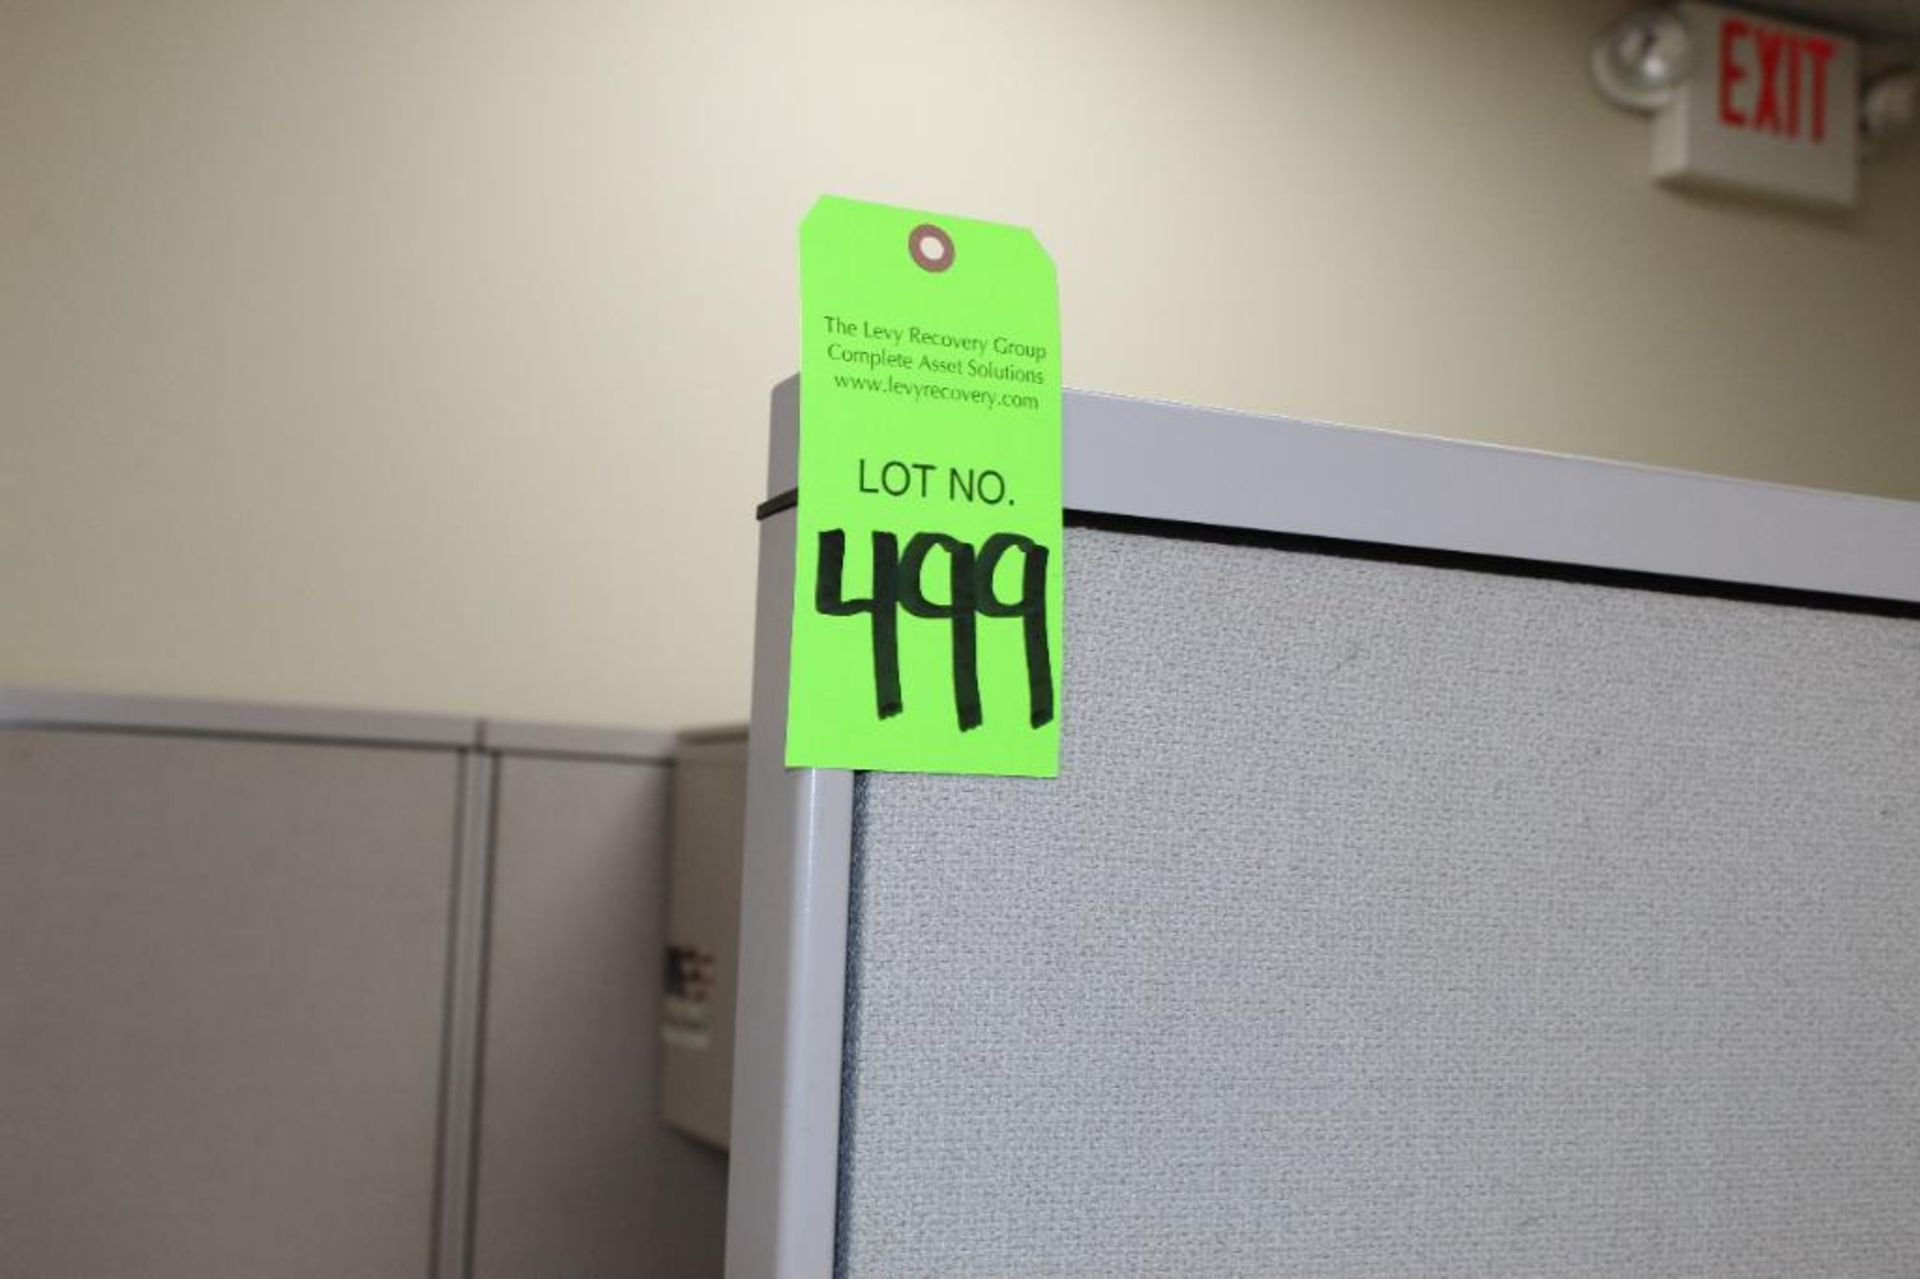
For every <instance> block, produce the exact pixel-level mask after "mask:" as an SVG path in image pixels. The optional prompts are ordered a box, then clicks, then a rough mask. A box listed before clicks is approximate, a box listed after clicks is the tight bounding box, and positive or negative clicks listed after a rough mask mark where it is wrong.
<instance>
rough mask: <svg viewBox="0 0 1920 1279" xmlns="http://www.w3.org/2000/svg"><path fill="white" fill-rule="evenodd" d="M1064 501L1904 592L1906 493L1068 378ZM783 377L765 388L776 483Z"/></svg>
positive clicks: (1407, 544)
mask: <svg viewBox="0 0 1920 1279" xmlns="http://www.w3.org/2000/svg"><path fill="white" fill-rule="evenodd" d="M1064 414H1065V428H1066V429H1065V435H1066V440H1065V450H1066V474H1065V489H1066V494H1065V496H1066V505H1067V508H1068V509H1069V510H1070V511H1074V512H1081V513H1086V514H1094V515H1110V516H1125V517H1132V518H1138V519H1145V520H1159V521H1173V522H1179V523H1185V524H1197V525H1208V526H1212V527H1215V528H1223V529H1235V530H1250V531H1258V532H1268V533H1276V534H1289V535H1303V536H1309V537H1324V538H1334V539H1340V540H1344V541H1351V542H1361V543H1367V544H1371V545H1375V546H1386V547H1400V548H1406V549H1410V550H1419V551H1444V552H1454V553H1459V554H1463V555H1479V556H1493V557H1500V558H1504V559H1518V560H1529V561H1534V562H1536V563H1548V564H1564V565H1568V566H1575V567H1581V568H1590V569H1601V570H1612V571H1624V572H1635V573H1648V574H1658V575H1662V576H1670V577H1683V578H1692V579H1697V580H1704V581H1713V582H1726V583H1735V584H1742V585H1748V586H1756V587H1769V588H1779V589H1785V590H1796V591H1813V592H1821V593H1826V594H1833V595H1846V596H1854V597H1859V598H1865V599H1876V600H1894V601H1900V602H1904V603H1920V503H1915V502H1901V501H1894V500H1891V499H1887V498H1878V497H1866V496H1860V495H1855V494H1848V493H1834V492H1826V491H1822V490H1818V489H1806V488H1794V487H1790V486H1787V485H1780V484H1768V483H1762V482H1759V481H1753V480H1739V479H1729V478H1724V477H1720V476H1713V475H1700V474H1694V473H1691V472H1686V471H1672V470H1663V469H1659V468H1656V467H1648V466H1638V465H1634V464H1631V463H1624V462H1606V461H1598V460H1595V459H1591V458H1580V457H1568V456H1562V455H1559V454H1553V453H1541V452H1534V451H1531V450H1527V449H1516V448H1506V447H1502V446H1499V445H1491V444H1476V443H1467V442H1463V441H1458V440H1443V439H1434V438H1428V437H1424V436H1417V435H1406V434H1401V433H1398V432H1394V431H1383V430H1375V429H1370V428H1359V427H1348V426H1331V425H1327V424H1325V423H1319V422H1304V421H1299V420H1296V419H1292V418H1284V417H1262V416H1258V415H1255V414H1249V413H1234V412H1228V411H1225V410H1220V409H1202V408H1191V407H1187V406H1183V405H1176V404H1165V403H1157V402H1154V401H1148V400H1135V399H1127V398H1124V397H1120V396H1111V395H1098V394H1090V393H1087V392H1083V391H1068V392H1067V393H1066V395H1065V403H1064ZM798 415H799V396H798V379H797V378H789V379H787V380H786V381H785V382H782V383H781V384H780V385H778V386H776V387H775V388H774V391H773V439H772V447H771V449H770V452H769V467H768V471H769V474H768V480H769V484H768V492H769V496H770V497H773V496H780V495H782V494H786V493H789V492H791V491H792V490H793V487H794V484H795V480H796V475H797V472H796V470H795V461H796V458H797V447H796V446H797V439H798Z"/></svg>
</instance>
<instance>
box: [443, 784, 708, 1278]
mask: <svg viewBox="0 0 1920 1279" xmlns="http://www.w3.org/2000/svg"><path fill="white" fill-rule="evenodd" d="M669 772H670V770H669V769H667V768H666V767H664V766H662V765H658V764H635V763H626V762H616V761H598V760H581V759H531V758H518V757H513V756H508V757H507V758H505V759H503V760H502V761H501V763H500V774H499V779H500V780H499V798H498V803H499V811H498V814H497V818H496V827H495V840H494V870H493V874H494V881H493V883H494V895H493V926H492V936H491V942H490V947H489V958H488V971H487V1033H486V1041H487V1042H486V1055H485V1064H484V1066H483V1069H482V1080H483V1104H482V1106H481V1116H480V1167H479V1182H478V1189H477V1192H476V1196H475V1213H474V1216H475V1230H474V1263H473V1274H474V1277H475V1279H546V1277H547V1276H553V1277H555V1279H623V1277H625V1276H652V1275H659V1276H663V1277H667V1276H670V1277H671V1279H701V1277H703V1276H710V1275H711V1276H718V1275H719V1274H720V1273H721V1269H722V1264H721V1252H722V1248H723V1245H724V1242H725V1238H726V1210H727V1199H726V1195H727V1160H726V1156H725V1155H722V1154H721V1153H719V1152H718V1151H714V1150H709V1149H707V1148H706V1147H704V1146H702V1145H700V1144H699V1143H698V1142H695V1141H692V1140H690V1139H689V1138H686V1137H683V1136H681V1135H680V1134H679V1133H676V1132H673V1131H671V1130H670V1129H668V1128H667V1127H666V1126H665V1125H664V1124H663V1123H662V1122H661V1119H660V1097H659V1067H660V987H661V981H660V967H661V953H662V951H663V949H664V947H665V938H664V935H663V934H664V928H665V923H666V882H665V881H666V862H667V854H666V832H667V809H668V794H669V781H670V778H669Z"/></svg>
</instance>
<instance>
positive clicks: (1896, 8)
mask: <svg viewBox="0 0 1920 1279" xmlns="http://www.w3.org/2000/svg"><path fill="white" fill-rule="evenodd" d="M1746 2H1747V3H1748V4H1750V5H1751V6H1752V7H1753V8H1755V9H1760V10H1764V11H1766V12H1768V13H1777V14H1779V15H1780V16H1781V17H1783V18H1798V19H1800V20H1801V21H1802V22H1807V23H1811V24H1812V25H1814V26H1821V27H1833V28H1835V29H1837V30H1840V31H1844V32H1847V33H1848V34H1850V35H1859V36H1869V37H1871V36H1882V37H1891V38H1895V39H1909V40H1910V39H1920V0H1746Z"/></svg>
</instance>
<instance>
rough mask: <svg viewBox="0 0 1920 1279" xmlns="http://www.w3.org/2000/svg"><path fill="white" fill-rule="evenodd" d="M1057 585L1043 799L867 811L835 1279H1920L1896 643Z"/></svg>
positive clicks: (1334, 576)
mask: <svg viewBox="0 0 1920 1279" xmlns="http://www.w3.org/2000/svg"><path fill="white" fill-rule="evenodd" d="M1067 583H1068V587H1067V595H1068V609H1069V617H1068V624H1067V637H1068V638H1067V653H1066V668H1065V677H1066V693H1065V725H1066V733H1065V744H1064V747H1063V767H1062V774H1061V776H1060V778H1059V779H1058V780H1057V781H1051V782H1045V781H1022V780H1006V779H985V778H951V777H915V776H887V775H870V776H868V777H866V778H864V779H863V780H862V782H861V785H860V788H859V800H858V805H859V806H858V810H857V821H856V841H855V843H856V848H855V857H856V862H855V877H856V878H855V883H856V887H855V894H854V920H853V935H852V942H853V948H854V949H853V958H852V961H851V968H850V979H849V1000H850V1003H849V1008H848V1049H849V1056H848V1074H847V1092H846V1108H845V1123H846V1131H845V1134H844V1138H843V1144H842V1159H843V1167H842V1170H841V1242H840V1250H841V1257H840V1268H841V1270H842V1272H843V1273H845V1274H847V1275H851V1276H888V1277H889V1279H892V1277H895V1276H904V1275H943V1276H944V1275H1033V1276H1037V1275H1149V1274H1151V1275H1182V1276H1186V1275H1272V1274H1313V1275H1322V1274H1350V1275H1399V1274H1421V1275H1439V1274H1461V1275H1541V1274H1555V1275H1652V1274H1660V1275H1687V1274H1740V1275H1810V1274H1833V1275H1838V1274H1845V1275H1907V1276H1911V1275H1915V1274H1920V623H1915V622H1912V621H1903V620H1897V619H1887V618H1876V617H1863V616H1851V615H1841V614H1834V613H1828V612H1817V611H1810V610H1800V609H1791V608H1783V607H1775V606H1770V605H1760V604H1751V603H1739V602H1731V601H1725V600H1713V599H1705V598H1696V597H1689V596H1677V595H1663V594H1656V593H1651V592H1643V591H1638V590H1625V589H1613V588H1606V587H1598V586H1588V585H1576V584H1571V583H1566V582H1557V581H1540V580H1529V579H1523V578H1515V577H1502V576H1494V575H1489V574H1482V573H1475V572H1466V571H1453V570H1443V569H1435V568H1421V567H1412V566H1403V565H1395V564H1383V563H1371V562H1365V561H1358V560H1348V559H1338V558H1331V557H1326V556H1319V555H1311V554H1298V553H1292V552H1282V551H1277V550H1271V549H1263V548H1252V547H1229V546H1220V545H1207V544H1198V543H1192V542H1180V541H1173V540H1166V539H1160V538H1151V537H1140V536H1129V535H1124V534H1118V533H1111V532H1093V531H1086V530H1074V531H1071V532H1070V533H1069V535H1068V578H1067ZM983 642H992V641H991V640H988V639H985V638H984V637H983Z"/></svg>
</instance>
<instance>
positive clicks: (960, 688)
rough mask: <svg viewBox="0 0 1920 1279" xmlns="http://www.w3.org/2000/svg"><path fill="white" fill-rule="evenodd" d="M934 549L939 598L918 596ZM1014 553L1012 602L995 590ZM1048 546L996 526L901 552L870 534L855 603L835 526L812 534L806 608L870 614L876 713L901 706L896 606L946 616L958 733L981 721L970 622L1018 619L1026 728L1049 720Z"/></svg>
mask: <svg viewBox="0 0 1920 1279" xmlns="http://www.w3.org/2000/svg"><path fill="white" fill-rule="evenodd" d="M935 551H940V552H942V553H943V554H944V555H945V556H946V561H947V581H948V587H947V602H946V603H944V604H940V603H936V602H934V601H933V600H930V599H928V598H927V597H926V594H925V592H924V590H923V589H922V587H921V581H920V579H921V574H922V573H923V572H924V571H925V569H926V564H927V557H928V556H930V555H932V554H933V552H935ZM1013 551H1018V552H1020V557H1021V573H1020V593H1019V595H1018V597H1016V598H1015V599H1012V600H1002V599H1001V598H1000V597H999V596H998V595H996V594H994V589H993V579H994V574H995V572H996V571H997V570H998V569H999V567H1000V561H1001V560H1003V559H1005V558H1006V557H1007V555H1008V554H1009V553H1011V552H1013ZM1047 559H1048V555H1047V548H1046V547H1044V546H1039V545H1036V544H1035V543H1034V541H1033V540H1032V539H1031V538H1026V537H1021V536H1020V535H1019V534H1017V533H996V534H994V535H993V536H992V537H990V538H988V539H987V540H986V541H985V542H984V543H983V544H982V545H981V546H980V548H979V549H978V551H976V550H975V549H974V547H973V545H972V543H969V542H963V541H961V540H960V539H959V538H956V537H949V536H948V535H947V534H945V533H916V534H914V536H913V537H912V538H911V539H909V540H908V542H907V549H906V554H904V555H902V554H901V553H900V541H899V538H897V537H896V536H895V535H894V534H892V533H875V534H874V535H873V589H872V594H871V595H870V596H869V597H868V598H866V599H862V600H854V599H848V598H847V597H846V589H845V577H846V560H847V535H846V532H845V530H843V529H833V530H830V531H827V532H823V533H821V534H820V571H819V575H818V577H817V579H816V581H815V586H814V607H815V608H816V609H818V611H820V612H821V613H824V614H826V615H827V616H828V617H857V616H859V615H860V614H862V613H865V614H867V615H869V617H870V618H871V620H872V626H873V693H874V708H875V710H876V711H877V712H878V713H879V716H880V718H881V719H891V718H892V717H893V716H895V715H898V714H900V712H901V711H902V710H904V709H905V703H904V702H903V701H902V700H901V696H900V619H899V613H900V610H901V609H905V610H906V612H907V613H908V615H909V616H912V617H922V618H929V619H934V620H945V621H947V622H948V623H949V624H950V625H951V626H952V628H953V703H954V710H955V712H956V714H957V715H958V717H959V720H960V730H961V731H962V732H966V731H968V730H969V729H975V728H978V727H980V724H981V722H982V717H981V710H980V664H979V619H980V618H982V617H1006V618H1016V617H1017V618H1019V619H1020V620H1021V629H1022V634H1023V636H1024V638H1025V641H1026V657H1027V701H1028V712H1029V714H1028V721H1029V722H1030V723H1031V724H1032V725H1033V727H1035V728H1039V727H1040V726H1042V725H1043V724H1048V723H1051V722H1052V721H1053V660H1052V655H1051V654H1050V653H1049V652H1048V648H1047Z"/></svg>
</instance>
